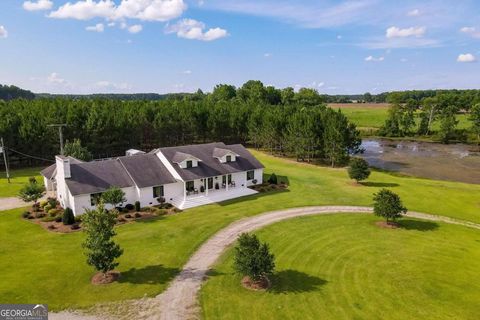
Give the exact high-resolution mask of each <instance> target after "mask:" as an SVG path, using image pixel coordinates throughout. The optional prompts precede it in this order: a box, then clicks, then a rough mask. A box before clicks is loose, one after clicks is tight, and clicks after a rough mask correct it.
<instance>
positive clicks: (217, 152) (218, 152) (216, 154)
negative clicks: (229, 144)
mask: <svg viewBox="0 0 480 320" xmlns="http://www.w3.org/2000/svg"><path fill="white" fill-rule="evenodd" d="M231 153H233V154H236V153H235V152H233V151H232V150H227V149H223V148H214V149H213V153H212V155H213V156H214V157H215V158H221V157H223V156H225V155H227V154H231Z"/></svg>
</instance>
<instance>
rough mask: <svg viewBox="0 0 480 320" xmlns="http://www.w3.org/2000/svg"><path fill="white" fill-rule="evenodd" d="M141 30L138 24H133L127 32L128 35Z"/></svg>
mask: <svg viewBox="0 0 480 320" xmlns="http://www.w3.org/2000/svg"><path fill="white" fill-rule="evenodd" d="M142 30H143V27H142V25H140V24H134V25H133V26H130V27H128V32H130V33H139V32H140V31H142Z"/></svg>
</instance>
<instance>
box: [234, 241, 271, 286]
mask: <svg viewBox="0 0 480 320" xmlns="http://www.w3.org/2000/svg"><path fill="white" fill-rule="evenodd" d="M234 267H235V269H236V270H237V271H238V272H239V273H241V274H242V275H244V276H248V277H249V278H250V279H251V280H252V281H259V280H261V279H264V278H266V277H267V276H268V275H269V274H272V273H273V270H274V269H275V257H274V255H273V254H271V253H270V250H269V248H268V245H267V244H266V243H260V241H259V240H258V238H257V236H256V235H254V234H248V233H242V234H241V235H240V237H239V238H238V245H237V246H236V247H235V261H234Z"/></svg>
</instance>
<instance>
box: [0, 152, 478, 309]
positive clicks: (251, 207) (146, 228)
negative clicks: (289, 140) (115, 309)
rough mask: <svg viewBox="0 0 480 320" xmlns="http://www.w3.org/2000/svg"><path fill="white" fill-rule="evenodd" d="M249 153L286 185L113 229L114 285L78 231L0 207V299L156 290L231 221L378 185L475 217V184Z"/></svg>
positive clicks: (416, 203)
mask: <svg viewBox="0 0 480 320" xmlns="http://www.w3.org/2000/svg"><path fill="white" fill-rule="evenodd" d="M254 154H255V155H256V156H257V157H258V158H259V160H261V161H262V162H263V164H264V165H265V166H266V168H267V169H266V172H269V173H271V172H275V173H276V174H277V175H279V176H281V177H280V179H287V178H288V181H289V184H290V187H289V190H288V191H283V192H277V193H266V194H258V195H254V196H251V197H247V198H241V199H236V200H232V201H229V202H224V203H221V204H216V205H210V206H204V207H199V208H195V209H191V210H187V211H185V212H182V213H181V214H177V215H173V216H168V217H165V218H161V219H156V220H150V221H148V222H136V223H131V224H127V225H123V226H120V227H118V228H117V232H118V242H119V243H120V245H121V246H122V248H124V250H125V252H124V255H123V256H122V257H121V258H120V266H119V267H118V270H119V271H121V272H122V274H123V276H122V280H121V281H120V282H119V283H114V284H111V285H107V286H93V285H91V284H90V278H91V276H92V275H93V274H94V271H93V269H92V268H91V267H89V266H88V265H87V264H86V263H85V257H84V255H83V253H82V248H81V242H82V239H83V234H82V233H73V234H55V233H50V232H47V231H45V230H44V229H41V228H40V227H39V226H37V225H34V224H32V223H31V222H29V221H25V220H22V219H21V218H20V214H21V212H22V210H20V209H19V210H11V211H4V212H0V274H1V275H2V281H0V301H4V302H11V303H21V302H22V303H27V302H28V303H48V304H49V308H51V309H53V310H58V309H63V308H67V307H68V308H76V307H87V306H91V305H93V304H95V303H97V302H104V301H115V300H123V299H130V298H139V297H142V296H144V295H145V294H146V295H148V296H153V295H156V294H158V293H160V292H161V291H163V290H164V289H165V287H166V286H167V283H168V281H169V280H170V279H171V278H172V277H173V276H174V274H175V273H176V272H177V270H178V269H179V268H181V267H182V266H183V264H184V263H185V262H186V261H187V259H188V257H189V256H190V255H191V254H192V253H193V252H194V251H195V249H196V248H197V247H198V246H199V245H200V244H201V243H202V242H204V241H205V240H206V239H208V238H209V237H210V236H211V235H212V234H214V233H215V232H216V231H218V230H219V229H221V228H223V227H224V226H226V225H227V224H229V223H231V222H232V221H235V220H238V219H239V218H242V217H246V216H252V215H256V214H259V213H262V212H265V211H270V210H275V209H283V208H289V207H300V206H309V205H328V204H350V205H371V202H372V201H371V198H372V194H373V193H374V192H376V191H377V190H379V188H381V187H389V188H391V189H392V190H394V191H395V192H398V193H399V194H400V195H401V197H402V199H404V202H405V205H406V206H407V207H408V208H409V209H411V210H417V211H423V212H428V213H434V214H442V215H446V216H450V217H455V218H460V219H465V220H471V221H475V222H480V210H479V209H480V200H479V198H478V194H480V186H479V185H473V184H464V183H456V182H447V181H433V180H426V179H417V178H409V177H401V176H395V175H390V174H387V173H382V172H373V173H372V176H371V178H370V179H369V181H368V185H367V186H358V185H355V184H354V183H352V182H351V180H349V179H348V177H347V173H346V171H345V169H330V168H323V167H316V166H312V165H307V164H299V163H295V162H292V161H289V160H282V159H278V158H275V157H272V156H269V155H265V154H263V153H259V152H254Z"/></svg>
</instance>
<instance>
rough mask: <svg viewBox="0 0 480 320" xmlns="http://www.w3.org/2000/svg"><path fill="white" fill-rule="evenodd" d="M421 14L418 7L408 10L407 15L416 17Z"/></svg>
mask: <svg viewBox="0 0 480 320" xmlns="http://www.w3.org/2000/svg"><path fill="white" fill-rule="evenodd" d="M419 15H420V10H418V9H413V10H410V11H408V12H407V16H409V17H416V16H419Z"/></svg>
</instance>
